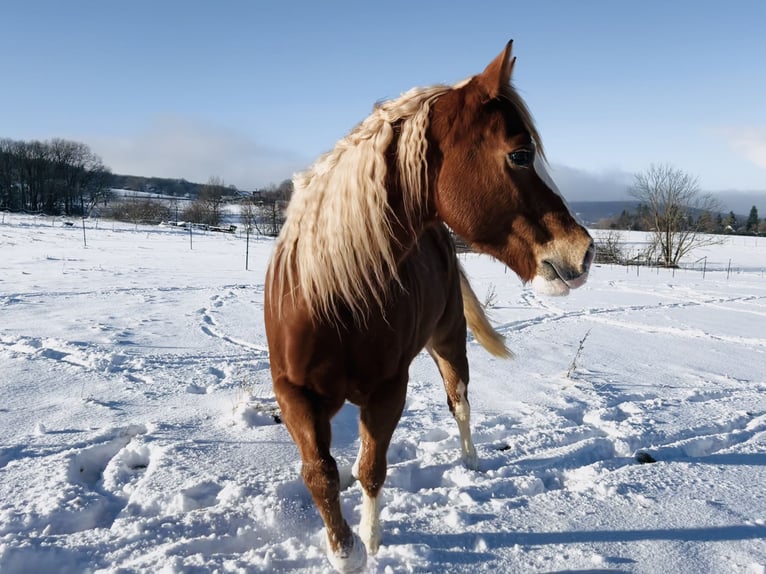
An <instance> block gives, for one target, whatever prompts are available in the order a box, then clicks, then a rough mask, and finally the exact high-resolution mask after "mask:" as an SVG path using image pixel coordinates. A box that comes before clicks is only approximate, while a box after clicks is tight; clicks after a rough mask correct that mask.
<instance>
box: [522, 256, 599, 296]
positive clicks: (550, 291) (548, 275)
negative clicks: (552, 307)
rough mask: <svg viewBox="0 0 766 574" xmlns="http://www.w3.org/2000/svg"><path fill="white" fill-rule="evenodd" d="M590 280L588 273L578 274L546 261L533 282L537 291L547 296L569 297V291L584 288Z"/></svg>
mask: <svg viewBox="0 0 766 574" xmlns="http://www.w3.org/2000/svg"><path fill="white" fill-rule="evenodd" d="M587 280H588V271H587V270H586V271H585V272H577V271H574V270H571V269H566V268H563V267H561V266H560V265H557V264H556V263H555V262H554V261H551V260H545V261H542V262H541V263H540V265H539V266H538V272H537V275H536V276H535V278H534V279H533V280H532V287H533V288H534V289H535V291H537V292H539V293H542V294H545V295H569V291H571V290H572V289H577V288H578V287H582V286H583V285H584V284H585V282H586V281H587Z"/></svg>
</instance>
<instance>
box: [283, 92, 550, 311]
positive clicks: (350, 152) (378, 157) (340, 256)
mask: <svg viewBox="0 0 766 574" xmlns="http://www.w3.org/2000/svg"><path fill="white" fill-rule="evenodd" d="M470 79H471V78H468V79H466V80H465V81H463V82H460V83H458V84H456V85H455V86H446V85H437V86H431V87H427V88H414V89H412V90H409V91H408V92H405V93H404V94H402V95H401V96H400V97H399V98H397V99H395V100H390V101H387V102H383V103H381V104H379V105H377V106H376V107H375V109H374V110H373V112H372V114H370V116H369V117H367V119H365V120H364V121H362V122H361V123H360V124H359V125H357V126H356V128H355V129H354V130H352V131H351V133H349V134H348V135H347V136H346V137H344V138H343V139H341V140H340V141H338V143H337V144H336V145H335V148H334V149H333V150H332V151H330V152H328V153H326V154H324V155H322V156H320V157H319V158H318V159H317V160H316V162H315V163H314V164H313V165H312V166H311V167H310V168H309V169H307V170H306V171H304V172H301V173H298V174H296V175H295V176H294V178H293V195H292V198H291V200H290V204H289V205H288V207H287V213H286V215H287V217H286V221H285V224H284V226H283V228H282V231H281V233H280V235H279V238H278V239H277V244H276V247H275V251H274V255H273V257H272V261H271V265H270V266H271V273H272V274H273V276H272V279H273V281H272V289H273V290H275V291H273V293H274V294H275V295H276V294H281V293H290V294H292V295H293V296H294V297H295V296H297V298H298V299H300V300H302V301H303V302H305V304H306V305H307V307H308V311H309V314H310V315H311V317H312V318H313V319H315V320H317V319H327V320H330V321H331V322H334V321H335V320H336V319H338V317H337V312H338V308H339V306H340V305H343V306H345V307H346V308H348V309H349V310H350V312H351V314H352V316H353V318H354V320H356V321H360V322H363V321H364V318H365V317H366V314H367V312H368V311H369V310H370V308H371V305H373V302H374V303H375V305H376V306H377V307H378V308H381V307H383V304H384V301H385V298H386V295H387V293H388V289H389V288H390V286H391V284H392V281H393V282H398V280H399V275H398V269H397V261H396V257H395V255H394V245H393V231H392V227H391V221H392V218H393V217H394V216H393V214H392V213H391V208H390V206H389V203H388V194H387V190H386V177H387V165H386V152H387V151H388V148H389V146H390V144H391V142H392V141H393V138H394V129H395V128H394V126H395V125H396V126H397V127H398V130H399V134H398V136H399V137H398V142H397V149H396V152H397V153H396V158H397V166H396V168H397V171H398V176H399V183H400V186H401V191H402V194H403V200H404V208H405V217H406V221H404V222H401V223H402V224H404V225H407V226H412V225H413V224H414V222H415V220H416V218H417V214H418V213H419V211H420V209H421V208H422V206H423V205H424V204H425V202H426V200H427V198H428V192H429V190H428V189H427V185H428V182H427V181H428V178H427V177H426V174H427V167H428V166H427V161H426V152H427V145H428V142H427V139H426V131H427V130H428V128H429V125H430V118H429V113H430V110H431V106H432V104H433V103H434V101H435V100H436V99H438V98H439V97H440V96H442V95H443V94H445V93H446V92H448V91H450V90H452V89H455V88H460V87H462V86H464V85H465V84H466V83H467V82H468V81H470ZM501 97H505V98H507V99H508V100H510V101H511V103H512V104H513V105H515V106H516V107H517V109H518V110H519V113H520V115H521V118H522V121H523V122H524V123H525V124H527V126H526V127H527V128H528V129H529V131H530V133H531V134H532V137H533V139H534V140H535V141H536V143H537V144H538V146H540V140H539V135H538V133H537V130H536V128H535V126H534V123H533V122H532V118H531V115H530V114H529V111H528V109H527V107H526V105H525V104H524V102H523V100H522V99H521V97H520V96H519V95H518V93H517V92H516V91H515V90H514V89H513V88H512V87H511V86H510V85H508V86H507V91H505V90H503V93H502V94H501ZM540 152H542V149H541V147H540Z"/></svg>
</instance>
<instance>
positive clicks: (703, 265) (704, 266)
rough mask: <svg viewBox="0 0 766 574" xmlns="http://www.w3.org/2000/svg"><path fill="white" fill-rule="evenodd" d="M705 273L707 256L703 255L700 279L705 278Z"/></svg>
mask: <svg viewBox="0 0 766 574" xmlns="http://www.w3.org/2000/svg"><path fill="white" fill-rule="evenodd" d="M706 271H707V255H705V257H704V259H703V261H702V278H703V279H704V278H705V272H706Z"/></svg>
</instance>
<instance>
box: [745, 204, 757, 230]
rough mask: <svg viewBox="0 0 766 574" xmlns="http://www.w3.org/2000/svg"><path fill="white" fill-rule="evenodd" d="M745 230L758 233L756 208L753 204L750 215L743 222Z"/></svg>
mask: <svg viewBox="0 0 766 574" xmlns="http://www.w3.org/2000/svg"><path fill="white" fill-rule="evenodd" d="M745 231H747V232H748V233H758V209H756V207H755V205H754V206H753V207H751V208H750V215H749V216H748V218H747V223H746V224H745Z"/></svg>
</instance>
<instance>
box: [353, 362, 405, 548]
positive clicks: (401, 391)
mask: <svg viewBox="0 0 766 574" xmlns="http://www.w3.org/2000/svg"><path fill="white" fill-rule="evenodd" d="M406 390H407V377H406V375H405V376H403V377H401V378H400V380H398V381H394V382H392V384H391V385H390V386H388V385H386V386H385V392H384V393H380V394H379V395H375V396H372V397H370V400H369V402H368V404H367V405H365V406H362V407H361V409H360V417H359V437H360V441H361V445H360V448H359V456H358V458H357V462H356V463H355V464H354V471H355V472H356V476H357V478H358V479H359V482H360V483H361V484H362V517H361V523H360V524H359V534H360V536H361V537H362V540H363V541H364V544H365V546H367V550H368V551H369V552H370V553H371V554H375V553H376V552H377V551H378V548H379V547H380V541H381V527H380V491H381V489H382V488H383V483H384V482H385V480H386V469H387V462H386V452H387V451H388V445H389V444H390V443H391V436H392V435H393V434H394V429H395V428H396V424H397V423H398V422H399V418H400V417H401V415H402V410H403V409H404V398H405V394H406Z"/></svg>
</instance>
